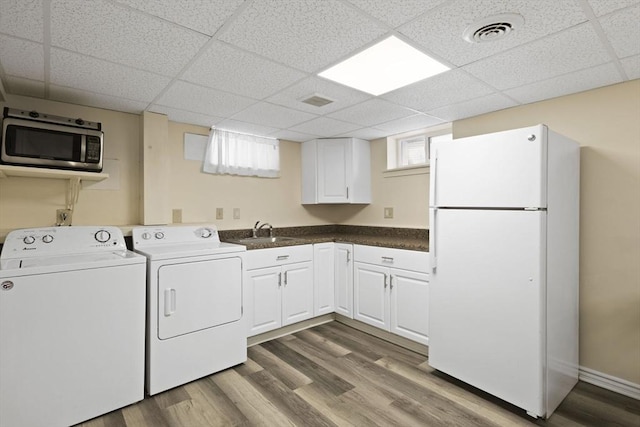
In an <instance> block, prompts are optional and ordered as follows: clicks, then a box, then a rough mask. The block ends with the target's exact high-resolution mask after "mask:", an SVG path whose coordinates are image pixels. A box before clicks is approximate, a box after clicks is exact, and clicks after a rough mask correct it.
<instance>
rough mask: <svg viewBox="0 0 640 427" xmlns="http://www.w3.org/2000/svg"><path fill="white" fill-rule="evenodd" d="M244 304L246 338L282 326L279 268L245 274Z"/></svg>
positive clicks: (280, 276) (262, 269) (263, 269)
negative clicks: (246, 327) (246, 326)
mask: <svg viewBox="0 0 640 427" xmlns="http://www.w3.org/2000/svg"><path fill="white" fill-rule="evenodd" d="M244 277H245V280H244V281H245V290H246V291H245V299H244V301H245V304H244V309H245V313H246V316H247V325H248V329H249V331H248V336H253V335H257V334H260V333H262V332H267V331H270V330H272V329H276V328H279V327H280V326H282V317H281V313H282V302H281V296H280V294H281V292H280V286H281V283H282V275H281V271H280V267H269V268H260V269H257V270H251V271H248V272H246V273H245V276H244Z"/></svg>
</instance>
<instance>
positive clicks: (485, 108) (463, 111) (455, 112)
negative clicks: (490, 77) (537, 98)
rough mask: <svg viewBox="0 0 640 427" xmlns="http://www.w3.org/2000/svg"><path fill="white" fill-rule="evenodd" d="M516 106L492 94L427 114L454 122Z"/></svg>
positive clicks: (496, 94)
mask: <svg viewBox="0 0 640 427" xmlns="http://www.w3.org/2000/svg"><path fill="white" fill-rule="evenodd" d="M516 105H518V104H517V103H516V102H514V101H513V100H511V99H509V98H507V97H506V96H504V95H501V94H498V93H494V94H492V95H488V96H483V97H482V98H477V99H472V100H469V101H464V102H461V103H459V104H452V105H447V106H445V107H441V108H437V109H435V110H431V111H429V114H431V115H432V116H435V117H439V118H441V119H442V120H446V121H450V122H452V121H454V120H460V119H464V118H467V117H472V116H477V115H480V114H485V113H490V112H492V111H498V110H503V109H505V108H509V107H515V106H516Z"/></svg>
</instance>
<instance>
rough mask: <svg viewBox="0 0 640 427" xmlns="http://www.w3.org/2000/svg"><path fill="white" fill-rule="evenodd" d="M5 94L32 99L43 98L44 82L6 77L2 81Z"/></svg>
mask: <svg viewBox="0 0 640 427" xmlns="http://www.w3.org/2000/svg"><path fill="white" fill-rule="evenodd" d="M4 83H5V85H6V89H7V92H8V93H10V94H12V95H22V96H31V97H33V98H44V82H41V81H37V80H29V79H23V78H21V77H12V76H7V77H6V78H5V79H4ZM1 98H2V96H1V95H0V99H1Z"/></svg>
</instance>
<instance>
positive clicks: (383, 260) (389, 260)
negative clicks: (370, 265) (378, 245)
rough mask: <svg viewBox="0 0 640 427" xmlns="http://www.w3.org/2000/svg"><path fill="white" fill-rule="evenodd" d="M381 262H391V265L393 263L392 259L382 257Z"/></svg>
mask: <svg viewBox="0 0 640 427" xmlns="http://www.w3.org/2000/svg"><path fill="white" fill-rule="evenodd" d="M382 262H391V263H393V257H390V256H383V257H382Z"/></svg>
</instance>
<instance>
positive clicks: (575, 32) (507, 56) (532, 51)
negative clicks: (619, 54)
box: [464, 23, 610, 90]
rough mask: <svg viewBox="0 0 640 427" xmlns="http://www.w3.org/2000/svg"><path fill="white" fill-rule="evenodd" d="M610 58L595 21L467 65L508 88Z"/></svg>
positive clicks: (471, 69)
mask: <svg viewBox="0 0 640 427" xmlns="http://www.w3.org/2000/svg"><path fill="white" fill-rule="evenodd" d="M609 60H610V58H609V55H608V53H607V51H606V50H605V49H604V47H603V46H602V43H601V41H600V39H599V37H598V35H597V34H596V33H595V31H594V30H593V27H592V26H591V24H588V23H587V24H584V25H579V26H577V27H574V28H572V29H570V30H567V31H564V32H562V33H559V34H554V35H552V36H549V37H546V38H544V39H542V40H538V41H536V42H533V43H530V44H527V45H525V46H522V47H520V48H519V49H515V50H511V51H508V52H504V53H501V54H498V55H495V56H493V57H491V58H487V59H483V60H481V61H478V62H475V63H473V64H471V65H468V66H466V67H464V70H466V71H468V72H469V73H471V74H473V75H475V76H476V77H477V78H479V79H481V80H484V81H485V82H487V83H488V84H490V85H493V86H494V87H496V88H498V89H500V90H506V89H511V88H514V87H518V86H523V85H526V84H530V83H534V82H537V81H541V80H546V79H549V78H551V77H555V76H559V75H562V74H566V73H570V72H572V71H578V70H581V69H584V68H589V67H594V66H596V65H600V64H603V63H605V62H608V61H609Z"/></svg>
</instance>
